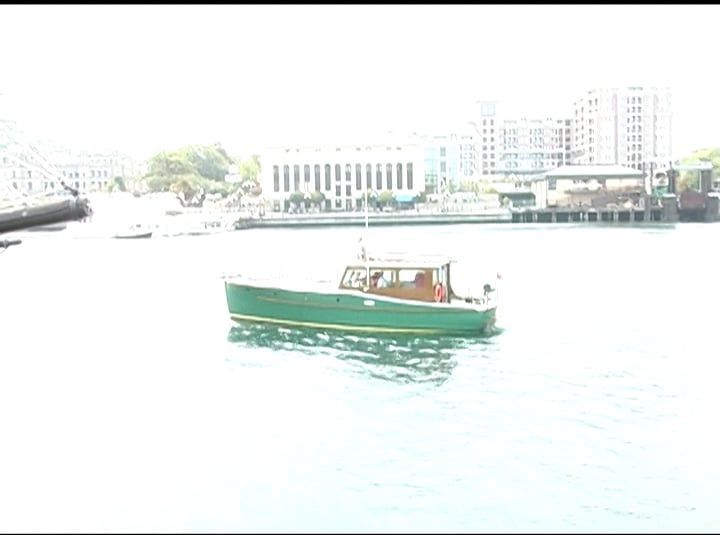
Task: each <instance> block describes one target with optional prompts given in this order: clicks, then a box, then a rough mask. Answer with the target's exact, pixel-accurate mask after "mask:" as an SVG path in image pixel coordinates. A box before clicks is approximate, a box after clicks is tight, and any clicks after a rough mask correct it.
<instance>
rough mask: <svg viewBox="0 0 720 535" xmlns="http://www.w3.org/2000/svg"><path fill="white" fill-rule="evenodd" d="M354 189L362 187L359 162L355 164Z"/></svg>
mask: <svg viewBox="0 0 720 535" xmlns="http://www.w3.org/2000/svg"><path fill="white" fill-rule="evenodd" d="M355 189H356V190H358V191H360V190H361V189H362V165H360V164H359V163H357V164H355Z"/></svg>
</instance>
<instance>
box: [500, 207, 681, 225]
mask: <svg viewBox="0 0 720 535" xmlns="http://www.w3.org/2000/svg"><path fill="white" fill-rule="evenodd" d="M663 221H668V219H667V218H666V214H665V213H664V210H663V208H661V207H653V208H651V209H649V210H644V209H627V208H620V209H610V208H600V209H598V208H575V209H573V208H555V209H553V208H542V209H526V210H517V211H514V212H513V213H512V222H513V223H642V222H663Z"/></svg>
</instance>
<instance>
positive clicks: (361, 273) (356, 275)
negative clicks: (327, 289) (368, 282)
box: [342, 268, 366, 288]
mask: <svg viewBox="0 0 720 535" xmlns="http://www.w3.org/2000/svg"><path fill="white" fill-rule="evenodd" d="M365 275H366V271H365V268H350V269H348V270H346V271H345V275H344V276H343V280H342V285H343V287H345V288H363V287H364V286H365Z"/></svg>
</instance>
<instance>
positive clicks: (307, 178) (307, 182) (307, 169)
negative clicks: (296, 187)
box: [303, 164, 310, 188]
mask: <svg viewBox="0 0 720 535" xmlns="http://www.w3.org/2000/svg"><path fill="white" fill-rule="evenodd" d="M303 171H304V175H305V176H304V178H305V187H306V188H307V187H308V186H309V185H310V166H309V165H308V164H305V167H304V168H303Z"/></svg>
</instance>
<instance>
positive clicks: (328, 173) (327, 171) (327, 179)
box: [325, 163, 330, 191]
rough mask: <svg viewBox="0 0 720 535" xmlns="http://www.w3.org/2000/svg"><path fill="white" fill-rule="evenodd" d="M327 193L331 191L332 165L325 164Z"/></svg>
mask: <svg viewBox="0 0 720 535" xmlns="http://www.w3.org/2000/svg"><path fill="white" fill-rule="evenodd" d="M325 191H330V164H329V163H326V164H325Z"/></svg>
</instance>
